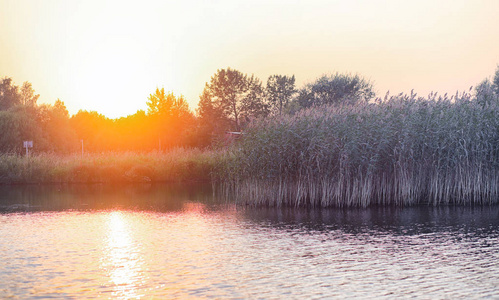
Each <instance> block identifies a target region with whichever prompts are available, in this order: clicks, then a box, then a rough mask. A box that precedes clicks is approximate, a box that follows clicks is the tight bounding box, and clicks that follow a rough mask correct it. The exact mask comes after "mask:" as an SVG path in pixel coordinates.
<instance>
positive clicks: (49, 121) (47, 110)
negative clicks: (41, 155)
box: [38, 99, 79, 153]
mask: <svg viewBox="0 0 499 300" xmlns="http://www.w3.org/2000/svg"><path fill="white" fill-rule="evenodd" d="M38 111H39V112H38V114H39V116H40V117H39V118H40V122H39V123H40V126H41V128H42V130H43V134H44V137H45V140H46V142H45V143H46V145H45V148H46V150H49V151H54V152H59V153H61V152H62V153H69V152H71V151H75V150H77V149H78V148H79V141H78V138H77V135H76V132H75V130H74V128H73V127H71V125H70V122H69V112H68V110H67V108H66V105H64V102H62V101H61V100H60V99H57V100H56V101H55V103H54V105H47V104H44V105H41V106H39V108H38Z"/></svg>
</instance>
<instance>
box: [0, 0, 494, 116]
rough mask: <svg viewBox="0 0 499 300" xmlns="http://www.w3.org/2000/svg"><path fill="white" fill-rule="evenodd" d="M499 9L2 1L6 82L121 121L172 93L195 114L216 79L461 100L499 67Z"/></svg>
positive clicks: (468, 3) (436, 3) (489, 3)
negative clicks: (356, 78)
mask: <svg viewBox="0 0 499 300" xmlns="http://www.w3.org/2000/svg"><path fill="white" fill-rule="evenodd" d="M498 14H499V1H497V0H450V1H447V0H418V1H403V0H348V1H335V0H330V1H317V0H308V1H295V0H285V1H284V0H278V1H271V0H267V1H237V0H205V1H202V0H197V1H189V0H187V1H186V0H184V1H159V0H158V1H148V0H142V1H125V0H122V1H106V0H85V1H71V0H0V78H3V77H11V78H12V79H13V80H14V82H15V83H16V84H17V85H22V83H23V82H24V81H29V82H31V83H32V84H33V88H34V89H35V91H36V92H37V93H38V94H40V95H41V96H40V99H39V102H38V103H39V104H41V103H47V104H53V103H54V102H55V100H57V99H61V100H62V101H64V103H65V104H66V106H67V108H68V110H69V112H70V114H75V113H77V112H78V110H94V111H97V112H99V113H102V114H104V115H106V116H108V117H111V118H117V117H121V116H126V115H130V114H134V113H135V112H136V111H137V110H139V109H144V110H146V109H147V106H146V101H147V98H148V96H149V94H152V93H154V91H155V89H156V88H164V89H165V90H166V91H172V92H174V93H175V94H177V95H180V94H182V95H184V96H185V97H186V99H187V100H188V102H189V106H190V108H191V109H192V110H193V111H194V110H195V109H196V107H197V103H198V101H199V95H200V94H201V93H202V91H203V88H204V86H205V83H206V82H208V81H209V80H210V78H211V76H212V75H213V74H214V73H215V72H216V71H217V70H218V69H223V68H227V67H230V68H233V69H237V70H239V71H241V72H243V73H247V74H254V75H255V76H257V77H258V78H260V79H261V80H262V81H263V83H264V84H265V83H266V80H267V78H268V77H269V76H270V75H273V74H281V75H295V76H296V83H297V87H298V88H300V87H302V86H303V85H304V84H306V83H310V82H313V81H314V80H315V79H316V78H318V77H320V76H321V75H323V74H333V73H336V72H340V73H351V74H360V75H362V76H363V77H365V78H367V79H370V80H371V81H372V82H373V83H374V87H375V90H376V91H377V93H378V95H379V96H384V95H385V93H386V92H387V91H388V90H389V91H390V94H397V93H400V92H405V93H409V92H410V91H411V90H412V89H414V91H415V92H416V93H418V94H419V95H427V94H428V93H430V92H431V91H435V92H439V93H441V94H444V93H450V94H454V93H455V92H456V91H465V90H466V91H467V90H469V88H470V87H471V86H474V85H477V84H478V83H479V82H480V81H482V80H483V79H485V78H487V77H490V76H492V75H493V74H494V71H495V69H496V67H497V66H498V64H499V17H498Z"/></svg>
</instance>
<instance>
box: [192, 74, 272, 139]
mask: <svg viewBox="0 0 499 300" xmlns="http://www.w3.org/2000/svg"><path fill="white" fill-rule="evenodd" d="M200 100H201V102H202V103H200V107H201V109H200V110H199V113H200V117H201V118H204V117H205V116H204V113H208V112H210V113H213V115H214V116H220V117H221V118H222V119H225V120H228V121H230V123H231V124H232V126H231V127H232V128H227V129H233V130H237V131H240V130H241V128H242V125H243V123H244V122H247V121H248V120H250V119H251V118H254V117H260V116H265V115H267V114H268V106H267V104H266V103H265V97H264V89H263V87H262V83H261V81H260V80H259V79H258V78H256V77H255V76H253V75H251V76H248V75H246V74H243V73H241V72H239V71H237V70H233V69H231V68H227V69H221V70H218V71H217V72H216V73H215V74H214V75H213V76H212V77H211V80H210V82H209V83H206V85H205V88H204V91H203V94H202V96H201V99H200ZM225 120H224V121H222V123H225Z"/></svg>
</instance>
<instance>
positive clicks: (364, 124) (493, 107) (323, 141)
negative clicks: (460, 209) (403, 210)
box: [216, 94, 499, 207]
mask: <svg viewBox="0 0 499 300" xmlns="http://www.w3.org/2000/svg"><path fill="white" fill-rule="evenodd" d="M221 161H222V162H223V163H221V164H219V165H217V172H216V174H217V176H218V177H217V180H218V182H220V183H221V186H222V188H221V189H220V190H221V191H223V192H224V193H226V194H227V195H230V196H231V197H233V198H235V199H236V200H237V201H238V202H240V203H245V204H250V205H265V206H284V205H286V206H312V207H328V206H337V207H349V206H356V207H366V206H370V205H397V206H403V205H415V204H428V205H442V204H443V205H446V204H465V205H473V204H480V205H481V204H493V203H497V202H498V199H499V104H498V103H483V102H480V101H476V100H473V99H472V97H471V96H469V95H466V94H463V95H456V96H455V97H452V98H447V97H437V96H436V95H430V96H429V97H427V98H420V97H417V96H416V95H399V96H396V97H391V98H389V99H385V100H384V101H381V100H380V101H378V102H377V103H362V104H357V105H355V106H328V107H315V108H310V109H307V110H303V111H300V112H299V113H297V114H296V115H294V116H282V117H278V118H274V119H267V120H261V121H260V122H257V123H255V124H253V125H252V126H251V127H250V128H249V129H248V130H247V131H246V132H245V136H244V139H243V140H242V141H241V143H240V144H238V145H236V146H235V147H234V148H233V149H232V150H231V151H230V152H228V153H227V154H225V157H224V159H223V160H221Z"/></svg>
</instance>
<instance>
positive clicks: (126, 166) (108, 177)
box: [0, 148, 220, 184]
mask: <svg viewBox="0 0 499 300" xmlns="http://www.w3.org/2000/svg"><path fill="white" fill-rule="evenodd" d="M219 157H220V155H219V154H218V153H217V152H216V151H211V150H199V149H183V148H178V149H173V150H171V151H168V152H151V153H133V152H124V153H123V152H118V153H113V152H109V153H102V154H85V155H83V156H81V155H77V154H73V155H58V154H43V153H42V154H35V155H32V156H30V157H25V156H19V155H12V154H2V155H0V184H30V183H120V182H188V181H206V182H209V181H210V180H211V171H212V170H213V168H214V165H215V164H216V162H217V160H218V159H219Z"/></svg>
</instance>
